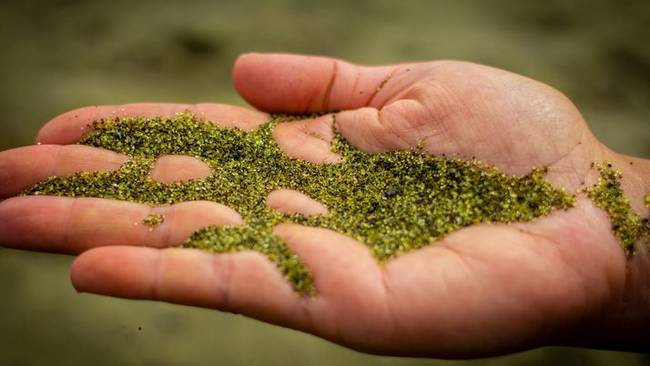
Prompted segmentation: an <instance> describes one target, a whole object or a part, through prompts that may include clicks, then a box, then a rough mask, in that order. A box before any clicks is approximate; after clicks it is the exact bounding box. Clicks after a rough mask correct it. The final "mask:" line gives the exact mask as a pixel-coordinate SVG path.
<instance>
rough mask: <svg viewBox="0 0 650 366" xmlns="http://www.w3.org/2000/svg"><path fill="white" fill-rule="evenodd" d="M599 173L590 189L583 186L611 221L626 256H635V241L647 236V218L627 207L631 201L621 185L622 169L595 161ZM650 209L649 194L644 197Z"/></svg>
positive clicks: (649, 230)
mask: <svg viewBox="0 0 650 366" xmlns="http://www.w3.org/2000/svg"><path fill="white" fill-rule="evenodd" d="M593 167H594V168H596V169H597V170H598V172H599V173H600V177H599V178H598V182H597V183H596V184H594V186H593V187H592V188H589V189H585V190H584V191H585V193H587V196H588V197H589V198H591V200H592V201H594V204H595V205H596V206H598V207H600V208H602V209H603V210H605V212H607V214H608V215H609V219H610V221H611V223H612V231H613V232H614V235H616V237H617V238H618V239H619V241H620V242H621V245H622V246H623V249H624V250H625V252H626V254H627V255H628V256H632V255H634V252H635V243H636V242H637V241H638V240H639V239H642V238H644V239H646V240H648V239H650V226H649V225H648V218H641V216H640V215H638V214H636V213H635V212H634V210H632V207H631V206H630V200H629V199H628V198H627V197H626V196H625V193H624V192H623V187H621V179H622V178H623V175H622V174H621V172H619V171H617V170H614V167H613V166H612V164H611V163H605V164H594V165H593ZM644 201H645V205H646V206H647V207H648V208H649V209H650V195H649V196H645V198H644Z"/></svg>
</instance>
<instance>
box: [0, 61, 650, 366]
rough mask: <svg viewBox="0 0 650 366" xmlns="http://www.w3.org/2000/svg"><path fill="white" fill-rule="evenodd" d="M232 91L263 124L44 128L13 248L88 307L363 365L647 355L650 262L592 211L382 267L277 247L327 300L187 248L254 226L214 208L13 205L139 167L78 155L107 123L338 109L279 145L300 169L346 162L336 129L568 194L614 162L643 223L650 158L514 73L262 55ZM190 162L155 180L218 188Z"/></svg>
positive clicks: (141, 112)
mask: <svg viewBox="0 0 650 366" xmlns="http://www.w3.org/2000/svg"><path fill="white" fill-rule="evenodd" d="M233 76H234V83H235V87H236V88H237V90H238V91H239V93H240V94H241V95H242V97H244V99H246V100H247V101H248V102H250V103H251V104H252V105H253V106H254V107H256V109H257V111H255V110H249V109H244V108H240V107H234V106H226V105H220V104H199V105H181V104H132V105H125V106H101V107H88V108H81V109H78V110H75V111H71V112H68V113H66V114H63V115H61V116H59V117H57V118H55V119H54V120H52V121H50V122H49V123H48V124H46V125H45V126H44V127H43V129H42V130H41V131H40V132H39V134H38V136H37V139H36V141H37V142H38V144H37V145H34V146H28V147H22V148H18V149H13V150H8V151H4V152H2V153H0V197H4V198H7V199H6V200H5V201H3V202H2V203H0V245H2V246H6V247H12V248H19V249H27V250H43V251H52V252H67V253H74V254H80V256H79V257H78V258H77V259H76V260H75V262H74V264H73V267H72V273H71V278H72V282H73V284H74V286H75V287H76V288H77V289H78V290H79V291H83V292H93V293H99V294H106V295H112V296H119V297H126V298H135V299H151V300H161V301H168V302H174V303H180V304H189V305H196V306H203V307H210V308H215V309H218V310H223V311H231V312H237V313H242V314H244V315H247V316H251V317H254V318H257V319H261V320H263V321H267V322H271V323H274V324H278V325H282V326H286V327H290V328H294V329H298V330H302V331H305V332H309V333H313V334H315V335H318V336H321V337H323V338H326V339H328V340H331V341H333V342H336V343H339V344H343V345H345V346H348V347H351V348H355V349H358V350H362V351H366V352H373V353H379V354H393V355H420V356H436V357H460V358H466V357H474V356H485V355H494V354H501V353H507V352H513V351H517V350H522V349H526V348H530V347H536V346H542V345H551V344H564V345H567V344H568V345H571V344H573V345H587V346H603V345H610V346H613V347H618V346H624V345H625V344H626V342H627V344H628V346H629V345H633V344H635V342H636V344H643V342H640V341H638V339H640V338H639V337H640V335H641V334H642V333H641V332H642V331H643V328H644V325H645V326H646V327H647V325H648V324H649V322H650V315H649V314H648V313H649V312H648V310H647V309H648V308H649V303H650V300H648V293H649V292H648V291H649V289H650V274H649V272H650V265H649V264H648V260H647V254H646V250H645V247H642V246H641V247H640V248H639V250H638V254H637V256H636V257H634V258H633V259H631V260H627V259H626V257H625V254H624V252H623V250H621V247H620V244H619V243H618V241H617V239H616V238H615V236H614V235H613V234H612V231H611V228H610V226H611V224H610V223H609V221H608V217H607V215H606V214H605V213H604V212H603V211H602V210H600V209H598V208H596V207H595V206H594V205H593V204H592V203H591V202H590V201H589V200H588V199H586V198H585V197H583V196H582V195H581V194H580V195H579V197H578V204H577V207H575V208H572V209H570V210H568V211H558V212H554V213H552V214H551V215H549V216H547V217H544V218H540V219H538V220H535V221H533V222H529V223H516V224H508V225H505V224H504V225H497V224H484V225H475V226H471V227H468V228H465V229H462V230H460V231H458V232H455V233H453V234H451V235H449V236H447V237H445V238H443V239H442V240H440V241H438V242H436V243H435V244H433V245H431V246H429V247H426V248H424V249H420V250H417V251H414V252H410V253H408V254H405V255H402V256H400V257H398V258H396V259H392V260H390V261H388V262H387V263H385V264H382V265H379V264H378V263H377V262H376V260H375V259H374V258H373V257H372V255H371V253H370V251H369V250H368V249H367V248H366V247H365V246H364V245H362V244H361V243H358V242H356V241H354V240H353V239H351V238H348V237H346V236H343V235H341V234H338V233H336V232H333V231H329V230H326V229H321V228H309V227H304V226H299V225H296V224H283V225H280V226H278V227H277V228H276V230H275V232H276V234H277V235H279V236H280V237H281V238H282V239H283V240H284V241H285V242H286V243H287V245H288V246H289V247H290V249H291V250H292V251H294V252H295V253H296V254H297V255H298V256H299V257H300V258H301V260H302V261H303V262H304V263H305V264H306V266H307V267H308V268H309V269H310V270H311V272H312V273H313V275H314V278H315V286H316V289H317V294H316V295H315V296H314V297H300V296H298V295H296V294H295V293H294V292H293V290H292V289H291V286H290V285H289V284H288V283H287V282H286V281H285V280H284V279H283V277H282V275H281V274H280V273H279V272H278V271H277V269H276V268H275V267H274V265H273V264H271V262H269V261H268V260H267V259H266V258H265V257H263V256H262V255H261V254H259V253H254V252H240V253H227V254H218V255H214V254H210V253H207V252H202V251H198V250H192V249H179V248H170V247H173V246H176V245H179V244H181V243H182V242H183V240H184V239H186V238H187V237H188V236H189V235H190V234H191V233H192V232H193V231H195V230H198V229H199V228H201V227H204V226H208V225H225V224H237V223H239V222H241V218H240V217H239V216H238V214H237V213H236V212H234V211H233V210H232V209H230V208H228V207H225V206H222V205H219V204H217V203H212V202H186V203H181V204H176V205H172V206H167V207H157V208H151V207H147V206H145V205H140V204H135V203H129V202H120V201H112V200H103V199H95V198H63V197H46V196H21V197H13V196H15V195H17V194H19V193H20V192H21V191H22V190H24V189H25V188H27V187H29V186H30V185H32V184H34V183H36V182H38V181H40V180H42V179H44V178H46V177H49V176H52V175H56V176H63V175H69V174H72V173H74V172H78V171H84V170H93V171H96V170H112V169H117V168H118V167H119V166H120V165H121V164H122V163H124V162H125V161H126V159H127V157H126V156H123V155H120V154H118V153H114V152H110V151H107V150H102V149H98V148H92V147H88V146H82V145H75V143H76V142H77V141H78V140H79V138H80V137H81V135H82V134H83V133H84V132H85V131H86V129H87V128H88V124H89V123H90V122H92V121H93V120H96V119H99V118H105V117H116V116H117V117H121V116H136V115H137V116H172V115H174V114H175V113H178V112H183V111H186V110H189V111H190V112H192V113H194V114H196V115H197V116H198V117H199V118H202V119H205V120H206V121H217V122H214V123H219V124H221V125H224V126H229V127H239V128H242V129H245V130H250V129H253V128H255V127H256V126H258V125H260V124H261V123H263V122H264V121H266V120H267V119H268V115H267V113H289V114H306V113H312V112H318V113H320V112H331V113H328V114H325V115H322V116H321V117H318V118H314V119H307V120H301V121H292V122H286V123H283V124H281V125H279V126H277V127H276V128H275V130H274V137H275V138H276V140H277V141H278V144H279V145H280V147H281V148H282V149H283V150H284V151H285V152H286V153H287V154H289V155H291V156H294V157H296V158H301V159H305V160H309V161H313V162H321V163H336V160H337V156H336V155H335V154H334V153H332V152H331V150H330V140H331V138H332V133H331V129H332V128H336V129H337V130H338V131H339V132H340V133H341V134H342V135H343V136H344V137H345V138H346V139H347V140H348V141H349V142H351V143H352V144H353V145H355V146H356V147H358V148H360V149H362V150H365V151H368V152H381V151H390V150H400V149H409V148H414V147H416V145H417V146H419V147H422V148H423V149H424V150H425V151H426V152H428V153H430V154H434V155H442V154H445V155H446V156H454V157H460V158H468V159H469V158H472V157H476V158H477V159H479V160H480V161H483V162H485V163H489V164H492V165H495V166H497V167H498V168H500V169H501V170H503V171H505V172H506V173H510V174H516V175H524V174H526V173H528V172H530V171H531V170H532V169H533V168H535V167H542V166H545V167H548V175H547V178H548V179H549V180H550V181H551V182H552V183H553V184H555V185H557V186H560V187H564V188H565V189H566V190H567V191H570V192H575V191H576V190H578V189H579V188H581V187H583V186H584V185H585V184H590V183H593V182H594V180H595V178H596V176H597V173H596V172H595V171H594V170H593V169H591V168H590V166H591V163H592V162H602V161H612V162H613V163H614V165H615V166H616V167H618V168H620V169H621V170H623V173H624V179H623V186H624V188H625V190H626V193H627V194H628V195H629V196H630V198H631V200H632V204H633V207H634V208H635V209H636V210H637V211H638V212H642V210H644V208H643V204H642V199H641V197H642V196H643V195H644V194H647V193H649V192H648V191H649V190H650V187H649V184H648V180H649V178H648V177H650V163H649V162H648V161H644V160H641V159H635V158H631V157H625V156H622V155H619V154H616V153H614V152H611V151H610V150H608V149H607V148H605V147H604V146H603V145H602V144H601V143H600V142H598V141H597V140H596V138H595V137H594V136H593V135H592V134H591V132H590V131H589V129H588V127H587V125H586V124H585V122H584V120H583V118H582V117H581V115H580V113H579V112H578V110H577V109H576V108H575V106H574V105H573V104H572V103H571V102H570V101H569V100H568V99H567V98H566V97H565V96H563V95H562V94H561V93H559V92H558V91H556V90H554V89H552V88H551V87H549V86H546V85H544V84H541V83H539V82H536V81H534V80H530V79H527V78H524V77H522V76H518V75H515V74H512V73H509V72H505V71H502V70H498V69H493V68H490V67H486V66H481V65H476V64H471V63H464V62H454V61H437V62H425V63H408V64H400V65H394V66H382V67H367V66H358V65H353V64H350V63H346V62H343V61H339V60H334V59H329V58H322V57H308V56H296V55H258V54H249V55H244V56H242V57H240V58H239V59H238V60H237V62H236V64H235V67H234V72H233ZM178 159H180V158H178V157H176V158H174V157H170V158H168V159H165V160H160V161H159V163H158V164H157V165H156V168H155V169H154V171H153V172H152V173H151V174H152V175H155V176H156V178H157V179H160V180H163V181H165V180H175V179H180V178H183V176H192V175H193V174H195V175H196V174H198V175H200V174H203V173H205V172H203V173H202V169H203V170H204V167H202V166H201V165H200V164H194V165H193V164H186V163H187V162H186V161H182V160H178ZM179 167H184V168H183V169H179ZM9 197H11V198H9ZM274 201H275V203H274V205H275V206H277V208H279V209H282V208H283V207H284V208H285V209H289V210H295V211H303V212H304V211H306V212H309V211H310V210H312V211H313V210H317V209H319V207H318V205H317V204H316V203H314V202H309V201H308V200H297V199H296V197H295V196H294V195H292V194H290V193H289V194H287V195H284V196H283V195H277V197H276V198H275V199H274ZM296 202H299V204H296ZM151 212H159V213H164V214H165V217H166V218H167V219H166V220H165V222H164V223H163V224H161V226H160V227H159V228H156V230H150V229H149V228H147V227H146V226H143V225H134V223H138V222H141V221H142V219H143V218H144V217H146V216H147V215H149V214H150V213H151ZM632 347H633V346H632Z"/></svg>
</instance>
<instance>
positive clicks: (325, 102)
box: [321, 60, 339, 111]
mask: <svg viewBox="0 0 650 366" xmlns="http://www.w3.org/2000/svg"><path fill="white" fill-rule="evenodd" d="M338 71H339V66H338V62H337V61H336V60H334V61H332V76H331V77H330V81H329V84H327V89H326V90H325V95H324V96H323V102H322V105H321V109H322V110H323V111H327V110H329V106H330V98H331V96H332V89H333V88H334V83H335V82H336V78H337V76H338Z"/></svg>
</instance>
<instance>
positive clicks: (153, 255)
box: [70, 246, 159, 298]
mask: <svg viewBox="0 0 650 366" xmlns="http://www.w3.org/2000/svg"><path fill="white" fill-rule="evenodd" d="M158 255H159V252H158V251H157V250H155V249H151V248H131V247H119V246H114V247H102V248H95V249H92V250H88V251H86V252H84V253H82V254H81V255H79V256H78V257H77V258H76V259H75V260H74V261H73V263H72V266H71V268H70V280H71V282H72V286H73V287H74V288H75V290H76V291H77V292H90V293H95V294H100V295H111V296H119V297H126V298H147V297H148V296H149V294H148V293H147V291H148V288H146V286H142V284H143V283H148V282H151V276H152V274H154V273H155V270H154V269H155V267H156V261H157V259H158Z"/></svg>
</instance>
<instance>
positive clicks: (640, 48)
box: [0, 0, 650, 366]
mask: <svg viewBox="0 0 650 366" xmlns="http://www.w3.org/2000/svg"><path fill="white" fill-rule="evenodd" d="M648 24H650V2H648V1H636V2H634V1H628V2H614V1H611V2H607V1H572V2H568V1H548V0H547V1H543V2H541V1H538V2H530V1H529V2H524V1H516V0H509V1H508V0H496V1H490V2H487V1H484V2H479V1H415V0H411V1H369V0H367V1H360V0H357V1H351V0H348V1H343V0H330V1H300V0H281V1H266V2H264V1H248V2H245V3H244V2H243V1H164V2H163V1H159V2H156V1H79V0H75V1H73V0H66V1H62V0H58V1H47V2H45V1H41V2H38V1H20V2H3V3H2V4H1V5H0V45H2V48H1V50H0V53H1V56H0V82H1V83H2V87H1V88H0V108H1V109H2V117H1V118H0V149H6V148H12V147H17V146H21V145H26V144H29V143H30V142H31V139H32V137H33V136H34V134H35V133H36V131H37V130H38V128H39V126H40V125H41V124H42V123H44V122H45V121H47V120H48V119H49V118H51V117H53V116H55V115H56V114H58V113H61V112H64V111H66V110H68V109H71V108H75V107H79V106H84V105H95V104H116V103H126V102H133V101H179V102H199V101H219V102H227V103H235V104H243V102H242V101H241V100H240V99H239V97H238V96H237V95H236V93H235V92H234V91H233V88H232V87H231V82H230V69H231V64H232V62H233V60H234V59H235V58H236V56H237V55H238V54H239V53H241V52H247V51H285V52H301V53H313V54H324V55H330V56H337V57H342V58H346V59H349V60H352V61H355V62H361V63H368V64H380V63H392V62H400V61H406V60H428V59H438V58H454V59H465V60H471V61H476V62H481V63H485V64H489V65H493V66H496V67H500V68H504V69H508V70H512V71H514V72H517V73H521V74H524V75H527V76H530V77H532V78H535V79H538V80H541V81H544V82H546V83H548V84H551V85H553V86H555V87H557V88H558V89H560V90H562V91H564V92H565V93H567V94H568V95H569V96H570V97H571V98H572V99H573V100H574V101H575V102H576V103H577V104H578V106H579V108H580V109H581V110H582V112H583V113H584V115H585V117H586V119H587V120H588V121H589V123H590V125H591V126H592V128H593V130H594V131H595V133H596V134H597V135H598V136H599V137H600V138H601V139H602V140H603V141H604V142H605V143H606V144H607V145H609V146H610V147H612V148H613V149H615V150H617V151H620V152H624V153H628V154H633V155H638V156H644V157H650V119H649V117H650V113H649V112H650V47H649V46H648V45H649V44H650V32H648V30H647V25H648ZM69 264H70V258H69V257H65V256H56V255H47V254H34V253H24V252H19V251H13V250H8V249H0V294H1V295H0V314H1V315H0V365H76V364H81V365H88V364H92V365H96V366H99V365H122V364H128V365H198V364H214V365H249V364H263V365H286V364H299V365H320V364H336V365H366V364H373V365H450V364H461V365H465V364H471V365H478V364H488V365H506V364H508V365H529V364H578V363H579V364H582V365H611V364H614V363H615V364H617V365H642V364H650V357H649V356H643V355H639V354H630V353H616V352H604V351H590V350H581V349H568V348H544V349H539V350H533V351H530V352H525V353H521V354H516V355H511V356H506V357H500V358H493V359H486V360H477V361H467V362H450V361H437V360H415V359H400V358H388V357H375V356H369V355H364V354H360V353H357V352H354V351H350V350H347V349H344V348H341V347H338V346H336V345H333V344H330V343H328V342H325V341H323V340H320V339H318V338H315V337H312V336H308V335H304V334H300V333H297V332H293V331H290V330H286V329H282V328H278V327H273V326H269V325H266V324H262V323H259V322H256V321H253V320H250V319H246V318H243V317H240V316H236V315H230V314H223V313H218V312H215V311H208V310H204V309H194V308H188V307H181V306H174V305H168V304H159V303H149V302H135V301H126V300H119V299H111V298H105V297H99V296H93V295H83V294H82V295H78V294H76V293H75V292H74V290H73V289H72V287H71V286H70V285H69V282H68V266H69Z"/></svg>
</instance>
